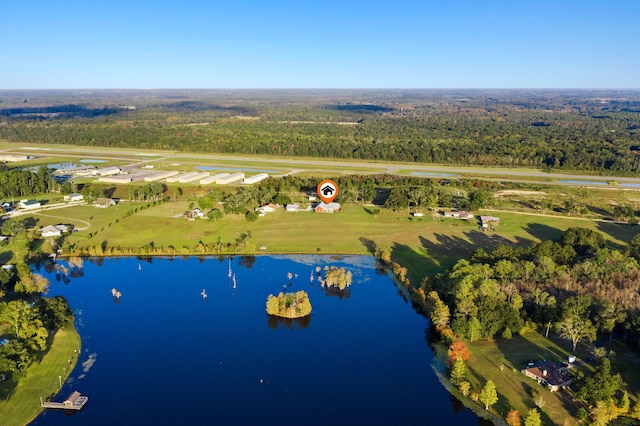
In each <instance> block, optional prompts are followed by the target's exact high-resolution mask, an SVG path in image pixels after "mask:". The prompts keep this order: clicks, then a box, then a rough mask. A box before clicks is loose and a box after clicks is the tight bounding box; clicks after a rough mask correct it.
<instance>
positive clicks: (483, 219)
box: [480, 216, 500, 229]
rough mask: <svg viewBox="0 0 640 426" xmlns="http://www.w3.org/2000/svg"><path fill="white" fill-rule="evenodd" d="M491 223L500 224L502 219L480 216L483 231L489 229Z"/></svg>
mask: <svg viewBox="0 0 640 426" xmlns="http://www.w3.org/2000/svg"><path fill="white" fill-rule="evenodd" d="M491 223H500V218H499V217H495V216H480V224H481V225H482V229H488V228H489V224H491Z"/></svg>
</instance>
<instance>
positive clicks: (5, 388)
mask: <svg viewBox="0 0 640 426" xmlns="http://www.w3.org/2000/svg"><path fill="white" fill-rule="evenodd" d="M79 353H80V336H79V335H78V333H77V332H76V331H75V329H74V328H73V327H72V326H70V327H67V328H64V329H61V330H59V331H58V332H57V333H56V335H55V336H54V338H53V343H52V344H51V348H50V349H49V351H48V352H47V353H46V354H45V356H44V357H43V358H42V360H41V361H36V362H35V363H34V364H33V365H31V366H30V367H29V368H28V369H27V371H26V375H25V376H24V377H21V378H20V380H19V382H18V385H17V386H15V383H14V382H13V381H11V380H8V381H5V382H0V424H1V425H3V426H13V425H16V426H21V425H25V424H27V423H28V422H30V421H31V420H33V419H34V418H35V417H36V416H37V415H38V414H39V413H40V411H41V408H40V397H42V398H43V399H47V398H50V397H52V396H54V395H55V394H56V393H57V392H58V390H59V389H60V385H59V379H58V376H61V379H62V380H63V381H64V380H65V379H66V378H67V376H68V375H69V373H70V372H71V370H72V369H73V367H74V366H75V363H76V361H77V356H78V354H79ZM64 396H66V395H64ZM64 396H63V397H64Z"/></svg>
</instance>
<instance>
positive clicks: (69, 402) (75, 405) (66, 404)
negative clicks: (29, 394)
mask: <svg viewBox="0 0 640 426" xmlns="http://www.w3.org/2000/svg"><path fill="white" fill-rule="evenodd" d="M87 401H89V397H88V396H82V395H80V392H78V391H75V392H73V393H72V394H71V395H69V396H68V397H67V399H65V400H64V401H63V402H53V401H48V402H42V400H41V401H40V406H41V407H42V408H53V409H58V410H76V411H77V410H81V409H82V407H84V404H86V403H87Z"/></svg>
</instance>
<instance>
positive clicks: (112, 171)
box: [91, 166, 122, 176]
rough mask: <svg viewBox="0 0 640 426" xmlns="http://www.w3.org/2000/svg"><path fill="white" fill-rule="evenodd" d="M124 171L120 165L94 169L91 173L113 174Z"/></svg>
mask: <svg viewBox="0 0 640 426" xmlns="http://www.w3.org/2000/svg"><path fill="white" fill-rule="evenodd" d="M120 173H122V169H120V167H115V166H112V167H103V168H101V169H97V170H94V171H93V172H92V173H91V174H92V175H94V176H113V175H119V174H120Z"/></svg>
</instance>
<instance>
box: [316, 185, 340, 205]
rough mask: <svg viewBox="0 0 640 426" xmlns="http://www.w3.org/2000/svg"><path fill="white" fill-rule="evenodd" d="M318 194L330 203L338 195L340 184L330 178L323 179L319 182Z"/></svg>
mask: <svg viewBox="0 0 640 426" xmlns="http://www.w3.org/2000/svg"><path fill="white" fill-rule="evenodd" d="M318 196H319V197H320V199H321V200H322V201H324V202H325V203H327V204H329V203H330V202H332V201H333V200H334V199H335V198H336V197H337V196H338V184H337V183H335V182H334V181H332V180H329V179H325V180H323V181H322V182H320V183H319V184H318Z"/></svg>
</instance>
